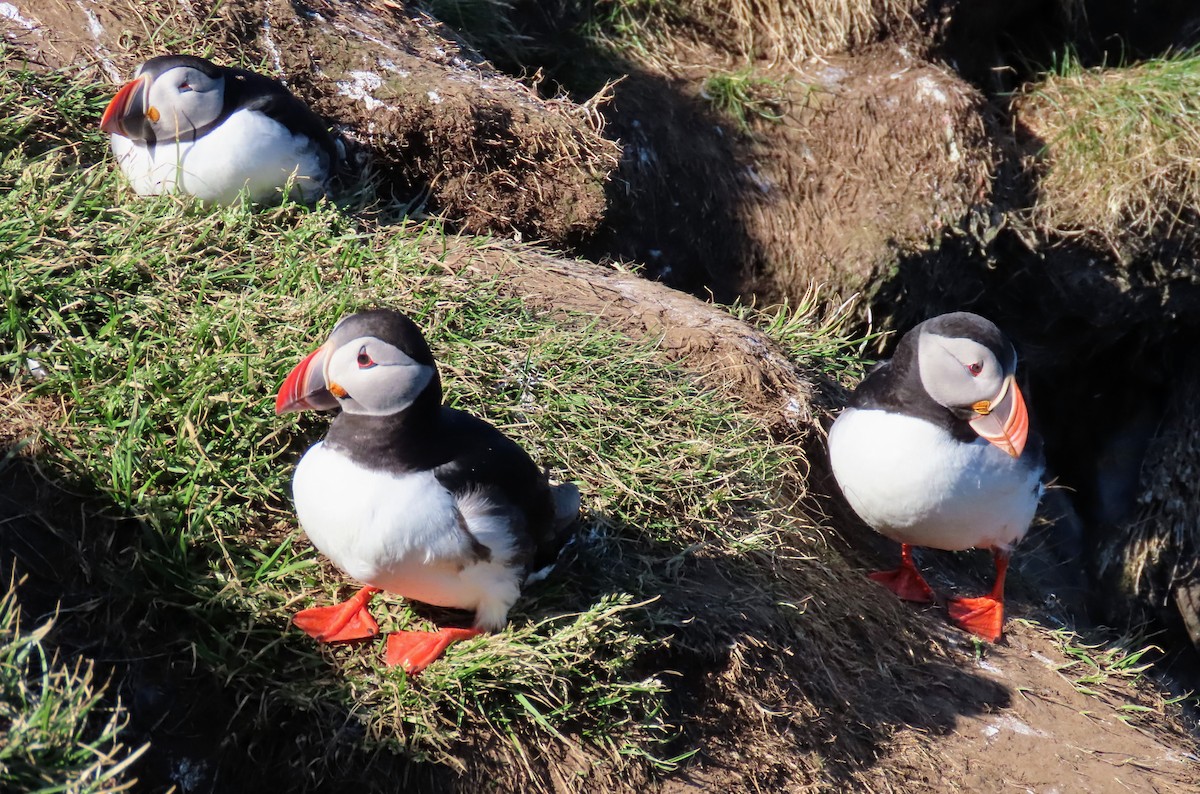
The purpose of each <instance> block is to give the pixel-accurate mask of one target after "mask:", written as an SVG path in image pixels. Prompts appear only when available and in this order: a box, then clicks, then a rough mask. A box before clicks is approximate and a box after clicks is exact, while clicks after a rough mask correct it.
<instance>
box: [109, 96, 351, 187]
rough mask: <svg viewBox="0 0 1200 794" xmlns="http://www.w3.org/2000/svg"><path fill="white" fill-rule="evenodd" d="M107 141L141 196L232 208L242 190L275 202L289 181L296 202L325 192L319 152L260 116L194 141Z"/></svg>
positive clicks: (242, 116) (238, 117)
mask: <svg viewBox="0 0 1200 794" xmlns="http://www.w3.org/2000/svg"><path fill="white" fill-rule="evenodd" d="M111 140H112V149H113V154H114V155H116V157H117V162H118V163H119V164H120V166H121V170H122V171H123V172H124V173H125V176H126V178H128V179H129V183H130V185H131V186H132V187H133V189H134V192H136V193H137V194H138V195H142V196H146V195H156V194H160V193H171V192H175V191H179V192H182V193H187V194H190V195H193V196H196V197H197V198H200V199H203V200H205V201H212V202H216V203H218V204H232V203H234V202H235V201H236V200H237V198H238V195H239V193H240V192H241V190H242V189H243V188H245V189H246V190H247V192H248V194H249V196H250V199H251V200H252V201H260V202H261V201H270V200H273V199H275V198H276V197H278V196H279V195H280V189H281V188H283V187H284V186H285V185H287V184H289V181H290V183H291V184H292V186H293V195H294V196H295V197H296V198H298V199H299V200H301V201H315V200H316V199H318V198H320V197H321V196H322V195H324V193H325V179H326V177H327V173H326V172H327V169H325V168H322V158H321V152H320V149H319V147H318V146H317V145H316V144H315V143H313V142H312V141H310V140H309V139H307V138H305V137H303V136H297V135H293V134H292V133H291V132H289V131H288V129H287V128H286V127H284V126H283V125H282V124H280V123H279V122H277V121H275V120H274V119H272V118H270V117H268V116H265V115H263V114H262V113H257V112H252V111H247V110H239V111H236V112H234V113H232V114H231V115H230V116H229V118H227V119H226V120H225V121H224V122H223V123H222V124H221V125H220V126H218V127H216V128H215V129H213V130H211V131H209V132H208V134H206V135H204V136H202V137H200V138H199V139H197V140H196V141H179V142H174V143H171V142H161V141H160V142H159V143H158V144H156V145H155V146H153V147H147V146H145V145H144V144H142V143H140V142H136V141H132V140H130V139H129V138H126V137H124V136H123V135H113V136H112V138H111Z"/></svg>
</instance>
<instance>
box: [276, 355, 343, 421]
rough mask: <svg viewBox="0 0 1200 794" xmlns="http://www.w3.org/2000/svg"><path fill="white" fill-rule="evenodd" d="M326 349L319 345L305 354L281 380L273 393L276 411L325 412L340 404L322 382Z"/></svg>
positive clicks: (283, 412) (323, 380)
mask: <svg viewBox="0 0 1200 794" xmlns="http://www.w3.org/2000/svg"><path fill="white" fill-rule="evenodd" d="M328 353H329V350H328V347H327V346H326V345H321V346H320V347H318V348H317V349H316V350H314V351H313V352H311V353H309V354H308V355H307V356H305V357H304V360H303V361H301V362H300V363H299V364H297V365H296V366H295V368H294V369H293V370H292V371H291V372H289V373H288V376H287V377H286V378H284V379H283V385H282V386H280V387H279V394H277V395H275V413H277V414H286V413H292V412H295V411H328V410H331V409H333V408H337V407H338V405H339V403H338V401H337V398H336V397H334V396H333V393H332V392H330V390H329V388H328V387H327V386H326V384H325V357H326V356H327V355H328Z"/></svg>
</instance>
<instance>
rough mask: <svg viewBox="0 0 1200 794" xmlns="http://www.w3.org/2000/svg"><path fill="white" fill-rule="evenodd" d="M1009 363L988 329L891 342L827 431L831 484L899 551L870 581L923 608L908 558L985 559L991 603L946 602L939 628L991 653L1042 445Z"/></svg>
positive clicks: (942, 326) (969, 327)
mask: <svg viewBox="0 0 1200 794" xmlns="http://www.w3.org/2000/svg"><path fill="white" fill-rule="evenodd" d="M1016 369H1017V353H1016V350H1015V349H1014V347H1013V345H1012V342H1010V341H1009V339H1008V338H1007V337H1006V336H1005V335H1004V333H1003V332H1001V330H1000V329H999V328H997V327H996V325H995V324H993V323H992V322H991V321H989V320H987V319H985V318H983V317H980V316H979V315H977V314H972V313H969V312H953V313H950V314H943V315H939V316H937V317H933V318H931V319H928V320H925V321H924V322H922V323H920V324H918V325H917V326H915V327H914V328H913V329H912V330H910V331H909V332H908V333H906V334H905V335H904V336H903V338H901V340H900V343H899V344H898V345H897V347H896V352H895V355H894V356H893V357H892V359H891V360H890V361H885V362H882V363H880V364H878V365H877V366H876V367H875V368H874V369H873V370H872V371H871V372H870V373H868V375H867V377H866V378H864V379H863V381H862V383H860V384H859V386H858V388H857V389H855V391H854V393H853V394H852V396H851V398H850V402H849V405H848V406H847V407H846V409H845V410H844V411H842V413H841V414H840V415H839V416H838V417H837V419H836V420H835V421H834V423H833V426H832V427H831V428H830V429H829V457H830V463H831V464H832V469H833V476H834V479H835V480H836V481H837V483H838V486H839V488H840V489H841V491H842V493H843V494H844V495H845V497H846V500H847V501H848V502H849V503H850V506H851V507H852V508H853V509H854V512H855V513H857V514H858V516H859V517H860V518H861V519H862V520H863V521H864V522H865V523H866V524H868V525H869V526H871V527H872V528H873V529H875V531H877V532H879V533H880V534H882V535H884V536H885V537H888V538H891V539H892V540H895V541H898V542H899V543H900V567H899V568H897V569H896V570H892V571H878V572H875V573H872V574H870V578H871V579H873V580H875V581H876V582H878V583H880V584H882V585H883V586H884V587H887V588H888V589H889V590H891V591H892V592H894V593H895V594H896V595H898V596H899V597H900V598H902V599H905V600H908V601H914V602H919V603H929V602H932V601H933V600H934V592H933V589H932V588H931V587H930V586H929V584H928V583H926V581H925V580H924V579H923V578H922V577H921V574H920V572H919V571H918V570H917V568H916V566H915V565H914V564H913V559H912V547H913V546H925V547H929V548H935V549H944V550H947V551H961V550H964V549H971V548H985V549H991V551H992V553H993V557H994V562H995V569H996V576H995V581H994V585H993V587H992V590H991V592H990V593H988V594H987V595H984V596H980V597H976V598H952V599H949V601H948V602H947V606H948V609H949V613H950V619H951V621H952V622H953V623H955V624H957V625H958V626H960V627H961V628H963V629H964V630H966V631H968V632H970V633H972V634H975V635H977V636H979V637H982V638H984V639H986V640H988V641H989V642H995V641H996V640H998V639H999V638H1000V636H1001V634H1002V630H1003V623H1004V577H1005V574H1006V572H1007V570H1008V562H1009V557H1010V554H1011V552H1012V548H1013V546H1014V545H1015V544H1016V543H1017V542H1018V541H1019V540H1020V539H1021V538H1022V537H1024V536H1025V533H1026V532H1027V531H1028V529H1029V525H1030V523H1031V522H1032V521H1033V516H1034V512H1035V511H1036V510H1037V506H1038V502H1039V501H1040V499H1041V496H1042V493H1043V490H1044V486H1043V485H1042V475H1043V473H1044V470H1045V462H1044V457H1043V452H1042V439H1041V436H1040V435H1039V434H1038V433H1037V432H1036V430H1035V429H1031V427H1030V420H1029V412H1028V409H1027V407H1026V405H1025V399H1024V397H1023V396H1022V394H1021V389H1020V387H1019V386H1018V385H1017V380H1016Z"/></svg>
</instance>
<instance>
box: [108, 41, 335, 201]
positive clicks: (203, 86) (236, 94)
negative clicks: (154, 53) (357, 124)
mask: <svg viewBox="0 0 1200 794" xmlns="http://www.w3.org/2000/svg"><path fill="white" fill-rule="evenodd" d="M100 129H102V130H103V131H104V132H107V133H109V137H110V142H111V144H112V150H113V154H114V155H115V156H116V158H117V163H118V164H119V165H120V167H121V170H122V171H123V172H124V173H125V176H126V177H127V178H128V179H129V182H130V184H131V185H132V187H133V189H134V192H136V193H137V194H138V195H142V196H146V195H156V194H161V193H170V192H175V191H178V192H181V193H185V194H188V195H192V196H196V197H197V198H199V199H201V200H203V201H207V202H212V203H216V204H225V205H228V204H232V203H234V202H236V201H237V200H238V197H239V195H240V194H241V192H242V191H243V190H246V191H247V194H248V195H249V198H250V200H251V201H254V202H259V203H264V202H268V201H271V200H277V199H278V198H279V197H280V196H281V195H282V192H283V191H284V190H285V189H289V188H290V191H291V192H290V195H291V196H292V197H293V198H295V199H297V200H300V201H304V202H313V201H316V200H317V199H319V198H321V197H322V196H323V195H325V191H326V184H327V182H328V180H329V177H330V175H331V173H332V171H333V168H334V167H335V164H336V163H337V161H338V151H337V147H336V144H335V143H334V140H333V138H332V137H331V136H330V134H329V131H328V130H327V129H326V126H325V122H323V121H322V120H321V118H320V116H318V115H317V114H316V113H314V112H313V111H312V110H310V109H309V107H308V106H307V105H305V104H304V102H302V101H301V100H300V99H298V98H296V96H295V95H293V94H292V93H291V92H290V91H288V90H287V89H286V88H284V86H283V84H281V83H280V82H279V81H278V80H272V79H271V78H269V77H264V76H263V75H260V74H255V73H254V72H250V71H247V70H245V69H237V68H233V67H229V66H216V65H215V64H213V63H212V62H210V61H207V60H205V59H204V58H196V57H193V56H190V55H160V56H158V57H155V58H151V59H150V60H148V61H146V62H145V63H144V64H142V66H141V67H140V68H139V69H138V70H137V73H136V74H135V76H134V78H133V79H132V80H130V81H129V82H128V83H126V84H125V85H123V86H122V87H121V89H120V90H119V91H117V94H116V96H114V97H113V98H112V100H111V101H110V102H109V103H108V107H106V108H105V110H104V115H103V116H102V117H101V120H100Z"/></svg>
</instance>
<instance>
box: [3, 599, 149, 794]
mask: <svg viewBox="0 0 1200 794" xmlns="http://www.w3.org/2000/svg"><path fill="white" fill-rule="evenodd" d="M53 629H54V621H53V620H48V621H46V622H45V623H43V624H42V625H40V626H37V627H35V628H32V629H24V628H23V627H22V626H21V618H20V609H19V608H18V606H17V591H16V587H15V586H13V585H10V586H9V588H8V590H7V592H6V593H5V594H4V595H3V596H0V729H2V730H3V732H4V742H3V743H0V788H2V789H3V790H5V791H22V792H28V793H29V794H34V793H35V792H36V793H37V794H42V793H43V792H45V794H49V793H50V792H57V791H70V792H78V793H79V794H90V793H91V792H114V791H123V790H125V789H126V788H127V787H128V786H129V785H130V784H131V780H130V779H129V777H128V775H127V772H128V767H129V765H130V764H132V763H133V762H134V761H136V760H137V758H138V756H140V755H141V754H142V753H143V752H144V751H145V747H142V748H140V749H133V748H129V747H125V746H123V745H122V743H121V741H120V738H119V736H120V734H121V731H122V729H123V728H124V727H125V724H126V723H127V722H128V720H129V716H128V714H127V713H126V712H125V710H124V709H123V708H121V707H120V705H117V706H116V707H114V708H109V707H106V706H105V705H104V703H103V702H102V698H103V697H104V695H105V690H106V689H107V684H106V683H105V682H103V681H98V680H97V678H96V674H95V669H94V665H93V664H92V663H91V662H88V661H84V660H77V661H75V662H74V663H73V664H71V665H67V664H65V663H63V662H61V661H60V660H59V659H57V658H55V657H54V655H53V653H52V652H50V651H49V650H47V648H46V647H45V645H44V644H43V642H42V641H43V639H44V638H45V637H46V635H47V634H49V633H50V632H51V631H52V630H53Z"/></svg>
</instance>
